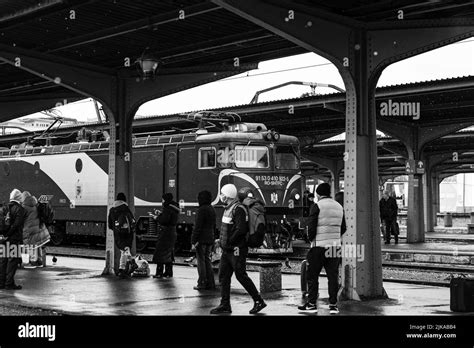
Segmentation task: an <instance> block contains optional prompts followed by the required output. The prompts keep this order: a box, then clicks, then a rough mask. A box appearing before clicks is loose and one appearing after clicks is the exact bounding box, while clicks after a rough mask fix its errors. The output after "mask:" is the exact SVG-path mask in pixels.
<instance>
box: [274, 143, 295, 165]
mask: <svg viewBox="0 0 474 348" xmlns="http://www.w3.org/2000/svg"><path fill="white" fill-rule="evenodd" d="M298 168H299V163H298V155H297V153H296V152H295V149H294V148H293V146H277V148H276V150H275V169H298Z"/></svg>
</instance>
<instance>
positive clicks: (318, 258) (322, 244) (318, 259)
mask: <svg viewBox="0 0 474 348" xmlns="http://www.w3.org/2000/svg"><path fill="white" fill-rule="evenodd" d="M316 194H317V196H318V202H317V203H315V204H314V205H313V206H312V207H311V211H310V215H309V226H308V235H309V240H310V241H311V249H310V250H309V252H308V255H307V257H306V259H307V260H308V270H307V272H308V284H309V286H310V287H309V293H308V302H306V303H305V304H304V305H302V306H298V309H299V310H300V311H310V312H314V313H317V312H318V307H317V305H316V300H317V299H318V291H319V274H320V273H321V270H322V268H323V267H324V269H325V270H326V275H327V278H328V291H329V313H330V314H337V313H339V310H338V308H337V291H338V289H339V284H338V276H339V275H338V272H339V263H340V259H341V258H340V255H339V254H338V250H339V248H340V247H341V235H342V234H343V233H344V232H345V229H346V227H345V221H344V210H343V208H342V206H341V205H340V204H339V203H338V202H336V201H335V200H333V199H332V198H331V197H330V195H331V186H330V185H329V184H328V183H322V184H320V185H319V186H318V187H317V189H316Z"/></svg>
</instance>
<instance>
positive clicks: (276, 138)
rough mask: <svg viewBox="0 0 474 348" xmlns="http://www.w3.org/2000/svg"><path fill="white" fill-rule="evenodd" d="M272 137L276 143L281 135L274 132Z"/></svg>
mask: <svg viewBox="0 0 474 348" xmlns="http://www.w3.org/2000/svg"><path fill="white" fill-rule="evenodd" d="M272 135H273V140H275V141H278V140H280V133H278V132H273V133H272Z"/></svg>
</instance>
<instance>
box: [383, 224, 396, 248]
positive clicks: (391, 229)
mask: <svg viewBox="0 0 474 348" xmlns="http://www.w3.org/2000/svg"><path fill="white" fill-rule="evenodd" d="M396 222H397V221H396V220H390V219H383V220H382V223H383V225H384V227H385V228H384V230H385V235H384V237H385V241H386V242H390V238H391V235H392V234H393V235H394V236H395V240H396V241H398V234H397V233H396V228H395V224H396Z"/></svg>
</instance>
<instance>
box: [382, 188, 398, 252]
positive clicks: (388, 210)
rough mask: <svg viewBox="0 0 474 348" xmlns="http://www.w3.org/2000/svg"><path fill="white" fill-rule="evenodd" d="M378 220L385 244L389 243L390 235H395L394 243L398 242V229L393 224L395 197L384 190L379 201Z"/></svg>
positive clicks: (395, 206) (395, 216)
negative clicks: (383, 233)
mask: <svg viewBox="0 0 474 348" xmlns="http://www.w3.org/2000/svg"><path fill="white" fill-rule="evenodd" d="M379 208H380V220H381V221H382V224H383V226H384V232H385V236H384V237H385V244H390V235H391V234H393V235H394V236H395V244H398V231H397V229H396V226H395V224H396V223H397V214H398V205H397V201H396V200H395V198H393V197H391V196H390V195H389V192H388V191H386V190H385V191H384V192H383V195H382V198H381V199H380V202H379Z"/></svg>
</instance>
